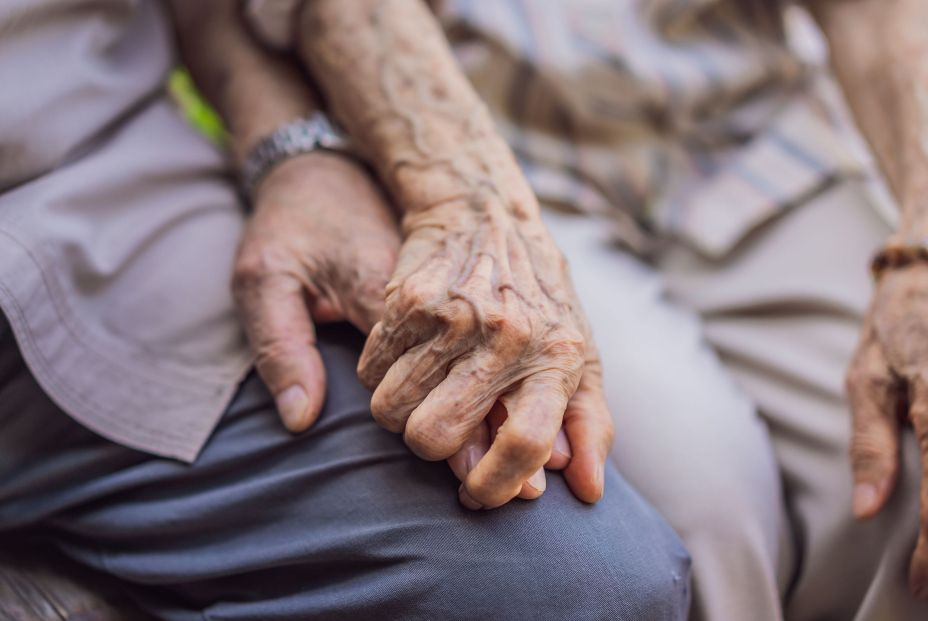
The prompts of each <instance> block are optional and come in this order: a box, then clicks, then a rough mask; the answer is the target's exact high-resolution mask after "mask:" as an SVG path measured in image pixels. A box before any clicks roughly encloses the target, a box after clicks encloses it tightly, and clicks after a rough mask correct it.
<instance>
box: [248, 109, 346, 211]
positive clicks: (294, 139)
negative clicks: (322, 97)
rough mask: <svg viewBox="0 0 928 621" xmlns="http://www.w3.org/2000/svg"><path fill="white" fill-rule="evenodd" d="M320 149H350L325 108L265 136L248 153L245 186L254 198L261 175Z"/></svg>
mask: <svg viewBox="0 0 928 621" xmlns="http://www.w3.org/2000/svg"><path fill="white" fill-rule="evenodd" d="M319 149H326V150H329V151H337V152H340V153H350V145H349V144H348V139H347V137H346V136H345V135H344V134H343V133H342V132H341V130H340V129H338V127H336V126H335V125H334V124H333V123H331V122H330V121H329V119H328V118H326V116H325V115H324V114H322V113H321V112H314V113H313V114H311V115H310V116H308V117H306V118H305V119H298V120H296V121H292V122H290V123H287V124H286V125H283V126H282V127H279V128H277V129H276V130H274V132H273V133H272V134H270V135H269V136H266V137H265V138H262V139H261V141H260V142H258V144H256V145H255V146H254V147H252V149H251V151H249V152H248V154H247V155H246V156H245V162H244V164H243V165H242V187H243V188H244V190H245V194H246V195H247V196H248V197H249V198H251V197H253V196H254V192H255V190H256V189H257V187H258V183H260V182H261V179H263V178H264V176H265V175H267V174H268V173H269V172H270V171H271V169H272V168H273V167H274V166H276V165H277V164H279V163H280V162H282V161H284V160H285V159H287V158H290V157H293V156H294V155H300V154H302V153H310V152H312V151H317V150H319Z"/></svg>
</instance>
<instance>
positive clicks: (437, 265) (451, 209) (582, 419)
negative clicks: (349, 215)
mask: <svg viewBox="0 0 928 621" xmlns="http://www.w3.org/2000/svg"><path fill="white" fill-rule="evenodd" d="M403 224H404V230H405V233H406V237H405V241H404V243H403V247H402V249H401V251H400V255H399V261H398V264H397V268H396V272H395V273H394V275H393V277H392V279H391V281H390V283H389V284H388V285H387V289H386V291H387V295H386V310H385V313H384V317H383V319H382V320H381V321H380V322H379V323H378V324H377V325H376V326H374V329H373V331H372V332H371V334H370V337H369V339H368V341H367V344H366V346H365V349H364V352H363V354H362V356H361V360H360V363H359V367H358V371H359V376H360V377H361V379H362V381H363V382H364V383H365V384H367V385H368V386H369V387H371V388H372V389H374V395H373V399H372V402H371V410H372V412H373V414H374V417H375V418H376V419H377V420H378V422H380V424H382V425H383V426H384V427H386V428H387V429H390V430H392V431H396V432H403V435H404V438H405V441H406V443H407V445H408V446H409V447H410V448H411V449H412V450H413V451H414V452H415V453H416V454H417V455H419V456H420V457H422V458H424V459H428V460H439V459H446V458H449V457H452V456H455V454H456V453H457V456H456V457H453V458H452V459H451V464H452V467H453V469H454V470H455V473H456V474H457V475H458V477H459V478H460V479H461V480H462V481H463V483H462V485H461V487H460V490H459V496H460V499H461V502H462V504H464V505H465V506H467V507H469V508H472V509H477V508H493V507H498V506H500V505H503V504H505V503H506V502H508V501H509V500H511V499H512V498H514V497H516V496H519V497H522V498H535V497H537V496H540V495H541V493H542V492H543V491H544V489H545V478H544V476H545V475H544V470H543V468H544V467H545V466H546V465H547V466H548V467H549V468H564V467H566V470H565V476H566V478H567V482H568V484H569V486H570V487H571V489H572V490H573V492H574V494H575V495H576V496H577V497H578V498H580V499H582V500H585V501H587V502H595V501H596V500H598V499H599V498H600V497H601V495H602V493H603V465H604V463H605V460H606V458H607V455H608V451H609V448H610V445H611V441H612V423H611V418H610V416H609V413H608V411H607V408H606V405H605V399H604V397H603V391H602V378H601V371H600V364H599V360H598V356H597V353H596V351H595V348H594V347H593V345H592V340H591V339H590V334H589V329H588V327H587V323H586V320H585V318H584V316H583V313H582V311H581V310H580V308H579V305H578V303H577V301H576V299H575V296H574V294H573V290H572V285H571V283H570V280H569V276H568V272H567V265H566V262H565V261H564V258H563V256H562V255H561V253H560V251H559V250H558V249H557V248H556V247H555V245H554V243H553V242H552V240H551V239H550V237H549V235H548V232H547V230H546V229H545V228H544V225H543V224H542V223H541V221H540V220H539V219H538V218H537V216H535V215H531V216H528V215H526V216H525V217H518V216H516V215H514V214H512V213H511V212H510V210H509V209H508V208H506V207H505V206H504V205H502V204H501V201H499V200H498V199H497V198H496V197H495V195H492V194H488V195H487V196H485V197H484V198H482V199H479V200H472V201H471V202H469V203H468V204H462V202H460V201H456V200H451V201H448V202H444V203H441V204H437V205H436V206H433V207H431V208H428V209H424V210H420V211H416V212H408V213H407V214H406V216H405V218H404V223H403ZM562 424H563V429H564V432H563V434H559V430H560V429H561V426H562Z"/></svg>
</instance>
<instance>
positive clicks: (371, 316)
mask: <svg viewBox="0 0 928 621" xmlns="http://www.w3.org/2000/svg"><path fill="white" fill-rule="evenodd" d="M348 213H350V214H351V215H350V216H347V215H346V214H348ZM400 243H401V242H400V232H399V229H398V226H397V222H396V220H395V215H394V213H393V212H392V211H391V209H390V207H389V205H388V203H387V201H386V199H385V198H384V197H383V195H382V193H381V192H380V189H379V188H378V187H377V186H376V185H375V184H374V183H373V182H372V180H371V179H370V177H369V176H368V174H367V172H366V171H365V170H363V169H362V168H361V167H360V166H359V165H358V164H357V163H355V162H353V161H350V160H348V159H345V158H343V157H341V156H338V155H332V154H327V153H314V154H310V155H305V156H299V157H295V158H293V159H291V160H289V161H287V162H285V163H283V164H281V165H280V166H278V167H277V168H275V169H274V170H273V171H272V172H271V173H270V174H269V175H268V177H267V178H266V179H265V180H264V181H263V182H262V183H261V185H260V189H259V192H258V195H257V197H256V201H255V211H254V214H253V215H252V217H251V219H250V220H249V221H248V224H247V226H246V229H245V235H244V237H243V240H242V244H241V247H240V249H239V253H238V257H237V260H236V264H235V271H234V277H233V290H234V293H235V298H236V301H237V303H238V306H239V309H240V311H241V314H242V318H243V320H244V326H245V329H246V332H247V333H248V337H249V340H250V342H251V345H252V348H253V349H254V351H255V354H256V366H257V370H258V373H259V374H260V375H261V378H262V379H263V380H264V382H265V384H267V386H268V388H269V389H270V391H271V392H272V394H274V396H275V399H276V401H277V403H278V411H279V413H280V416H281V419H282V421H283V423H284V425H285V426H286V427H287V428H288V429H289V430H291V431H293V432H300V431H304V430H306V429H307V428H308V427H310V426H311V425H312V423H313V422H314V421H315V420H316V417H317V416H318V415H319V411H320V409H321V407H322V402H323V399H324V396H325V368H324V367H323V365H322V360H321V358H320V356H319V352H318V350H316V348H315V328H314V322H322V323H325V322H333V321H349V322H351V323H352V324H353V325H354V326H355V327H357V328H358V329H360V330H362V331H364V332H369V331H370V328H371V326H373V325H374V324H375V323H376V322H377V321H378V320H379V319H380V317H381V315H382V314H383V309H384V288H385V286H386V284H387V281H388V279H389V278H390V275H391V274H392V273H393V269H394V267H395V265H396V257H397V254H398V252H399V247H400ZM500 412H501V408H497V414H496V415H495V416H494V417H491V419H490V420H488V421H487V423H486V424H481V425H480V426H479V428H478V430H477V431H476V432H475V433H474V435H473V439H472V441H470V442H469V443H468V444H467V445H466V446H465V447H464V448H463V449H462V450H461V451H460V452H458V453H457V454H456V455H453V456H452V458H451V459H450V460H449V463H450V464H451V467H452V470H454V472H455V473H456V474H458V475H459V476H461V477H462V478H463V473H464V472H465V471H466V470H468V469H469V468H468V466H467V465H468V464H469V463H473V461H474V460H475V456H477V455H479V454H482V452H485V451H486V447H487V445H488V444H489V442H490V440H491V438H492V437H493V436H495V434H496V430H497V429H498V428H499V426H500V425H501V424H502V421H503V418H504V415H502V417H501V415H500ZM491 423H493V424H492V425H491ZM556 449H557V450H556V451H555V452H554V454H553V456H552V458H551V459H550V460H549V462H548V464H547V465H548V466H549V467H551V468H564V467H566V466H567V464H568V463H569V461H570V459H569V457H570V448H569V446H568V445H567V442H566V438H565V436H564V434H563V433H561V434H559V436H558V442H557V445H556ZM536 485H538V486H540V487H541V488H542V489H543V487H544V478H543V476H542V479H541V483H540V484H539V483H536ZM537 495H538V493H537V492H534V491H533V490H532V488H527V493H526V494H525V495H524V497H527V498H531V497H534V496H537Z"/></svg>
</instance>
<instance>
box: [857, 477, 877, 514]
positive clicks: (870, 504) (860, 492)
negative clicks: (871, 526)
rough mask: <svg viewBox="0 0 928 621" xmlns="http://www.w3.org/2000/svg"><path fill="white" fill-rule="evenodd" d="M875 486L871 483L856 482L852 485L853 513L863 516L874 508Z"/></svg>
mask: <svg viewBox="0 0 928 621" xmlns="http://www.w3.org/2000/svg"><path fill="white" fill-rule="evenodd" d="M876 500H877V498H876V486H875V485H873V484H872V483H858V484H857V485H855V486H854V515H856V516H857V517H863V516H866V515H869V514H871V513H872V512H873V510H874V509H875V508H876Z"/></svg>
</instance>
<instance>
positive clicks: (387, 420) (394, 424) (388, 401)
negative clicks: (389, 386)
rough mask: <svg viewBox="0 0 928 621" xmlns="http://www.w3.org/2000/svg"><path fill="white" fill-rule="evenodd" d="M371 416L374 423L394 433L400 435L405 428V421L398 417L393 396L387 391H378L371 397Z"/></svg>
mask: <svg viewBox="0 0 928 621" xmlns="http://www.w3.org/2000/svg"><path fill="white" fill-rule="evenodd" d="M371 416H372V417H373V418H374V421H375V422H376V423H377V424H378V425H380V426H381V427H383V428H384V429H386V430H387V431H391V432H393V433H400V432H402V431H403V427H404V426H405V420H403V419H401V418H400V417H398V416H397V415H396V407H395V406H394V404H393V399H392V397H391V395H389V394H388V393H387V391H385V390H379V389H378V390H376V391H374V395H373V396H372V397H371Z"/></svg>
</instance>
